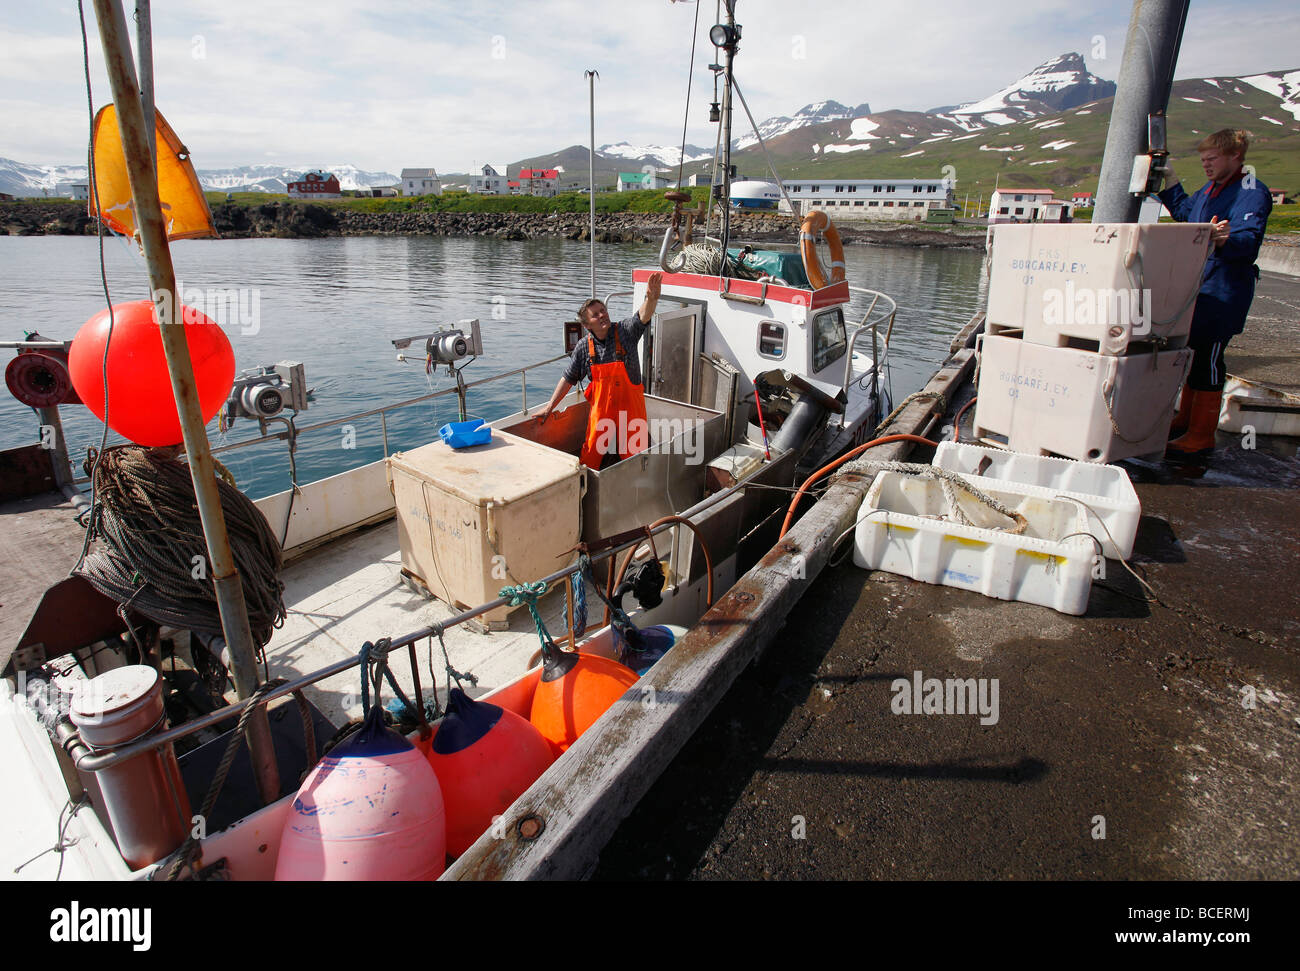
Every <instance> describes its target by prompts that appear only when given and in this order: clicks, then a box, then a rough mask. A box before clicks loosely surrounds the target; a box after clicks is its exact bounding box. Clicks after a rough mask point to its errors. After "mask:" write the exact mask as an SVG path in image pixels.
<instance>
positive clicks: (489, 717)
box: [429, 688, 555, 856]
mask: <svg viewBox="0 0 1300 971" xmlns="http://www.w3.org/2000/svg"><path fill="white" fill-rule="evenodd" d="M554 761H555V753H554V752H552V751H551V745H550V743H549V742H547V741H546V739H544V738H542V736H541V734H540V733H539V732H538V731H537V729H536V728H534V727H533V726H532V725H531V724H530V723H529V722H527V721H525V720H524V719H523V718H521V717H519V716H518V715H516V714H515V713H514V712H513V711H507V710H506V709H504V708H501V707H499V706H497V705H493V704H489V703H488V702H485V701H474V700H473V699H472V698H470V697H469V696H468V695H467V694H465V692H463V691H461V690H460V689H459V688H452V689H451V699H450V700H449V701H448V702H447V714H446V715H445V716H444V717H443V719H442V721H440V722H439V723H438V725H437V728H436V730H435V733H434V736H433V747H432V749H431V751H430V752H429V764H430V765H432V766H433V771H434V772H435V773H436V774H437V776H438V782H439V784H440V785H441V787H442V796H443V800H444V801H445V803H446V806H447V852H448V853H450V854H451V855H452V856H460V855H461V854H462V853H464V852H465V851H466V850H467V849H469V848H470V846H471V845H472V844H473V842H474V841H475V840H476V839H478V838H479V837H480V836H481V835H482V834H483V832H484V831H485V830H486V829H487V828H488V827H489V826H490V825H492V817H493V816H496V815H498V814H500V813H502V812H504V811H505V810H506V807H508V806H509V805H510V804H511V803H512V802H514V801H515V800H516V799H518V798H519V796H520V794H521V793H522V792H523V791H524V790H525V789H527V788H528V787H529V786H531V785H532V784H533V783H534V782H536V781H537V778H538V776H540V775H541V774H542V773H543V772H545V771H546V770H547V768H548V767H549V766H550V764H551V763H552V762H554Z"/></svg>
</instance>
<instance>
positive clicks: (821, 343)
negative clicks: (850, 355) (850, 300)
mask: <svg viewBox="0 0 1300 971" xmlns="http://www.w3.org/2000/svg"><path fill="white" fill-rule="evenodd" d="M848 343H849V340H848V336H847V335H846V333H845V330H844V311H843V310H841V309H840V308H839V307H836V308H835V309H834V310H828V311H826V312H825V313H822V314H818V315H817V317H816V319H814V320H813V373H814V374H816V373H817V372H818V371H820V370H822V369H823V368H824V367H826V366H827V365H829V364H832V363H834V362H835V361H838V360H839V359H840V358H841V357H843V356H844V351H845V349H846V348H847V347H848Z"/></svg>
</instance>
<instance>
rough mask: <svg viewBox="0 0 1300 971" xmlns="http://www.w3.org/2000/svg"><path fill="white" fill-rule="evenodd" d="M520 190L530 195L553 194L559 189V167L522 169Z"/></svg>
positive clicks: (520, 171) (548, 195) (523, 193)
mask: <svg viewBox="0 0 1300 971" xmlns="http://www.w3.org/2000/svg"><path fill="white" fill-rule="evenodd" d="M518 184H519V192H520V194H522V195H529V196H547V197H550V196H553V195H555V194H556V192H558V191H559V187H560V170H559V169H520V170H519V183H518Z"/></svg>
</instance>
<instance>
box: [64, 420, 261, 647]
mask: <svg viewBox="0 0 1300 971" xmlns="http://www.w3.org/2000/svg"><path fill="white" fill-rule="evenodd" d="M86 471H87V473H88V474H90V475H91V477H92V479H93V482H94V492H95V495H96V497H97V506H96V508H95V511H94V514H93V516H92V517H91V521H90V529H89V533H90V534H91V536H92V537H93V538H95V539H98V540H99V541H100V545H99V548H97V549H95V550H94V551H92V552H91V553H89V554H88V555H87V556H86V557H85V559H84V560H83V561H82V563H81V565H80V566H79V567H78V568H77V569H76V571H75V572H76V573H78V574H80V575H81V576H84V577H85V578H86V579H87V580H88V581H89V582H90V583H91V585H92V586H94V587H95V589H96V590H98V591H99V592H100V593H102V594H104V595H105V596H107V597H109V598H111V599H113V600H116V601H117V602H118V603H119V604H124V605H127V606H129V607H130V608H131V609H132V610H135V611H137V612H139V613H141V614H143V615H144V616H146V617H148V618H149V619H150V620H153V621H155V622H156V623H159V624H166V625H170V626H173V627H182V628H186V629H189V630H193V631H197V632H199V633H202V634H208V635H214V636H223V630H222V626H221V615H220V613H219V611H218V609H217V601H216V594H215V589H214V586H213V577H212V575H211V572H212V570H211V562H210V560H209V556H208V545H207V539H206V537H205V536H204V533H203V525H202V523H201V522H200V519H199V514H198V507H197V504H196V501H195V498H194V482H193V479H192V477H191V468H190V466H189V465H187V464H185V463H183V462H180V461H178V460H177V459H176V458H174V457H173V456H172V454H171V452H170V450H167V449H148V448H143V447H141V446H139V445H119V446H114V447H112V448H109V449H105V450H104V451H103V452H99V453H97V452H96V451H95V450H93V449H92V450H90V452H89V454H88V456H87V459H86ZM217 492H218V494H219V496H220V498H221V509H222V514H223V516H224V518H225V520H226V528H227V530H228V532H229V536H230V550H231V553H232V555H233V557H234V563H235V570H236V571H237V572H238V574H239V576H240V578H241V580H242V583H243V589H244V598H245V601H246V603H247V607H248V624H249V629H250V631H251V632H252V635H253V639H254V641H255V642H256V643H257V645H258V646H259V647H260V646H264V645H265V644H266V643H267V642H268V641H269V640H270V639H271V634H272V632H273V631H274V630H275V629H276V628H278V627H280V626H281V625H282V624H283V623H284V619H285V616H286V611H285V606H284V583H283V582H282V581H281V580H280V568H281V565H282V558H281V557H282V554H281V548H280V544H279V542H278V541H277V539H276V537H275V535H274V534H273V533H272V532H271V528H270V526H269V525H268V524H267V522H266V517H264V516H263V515H262V513H261V511H260V510H259V509H258V508H257V507H256V506H255V505H254V504H253V502H252V500H250V499H249V498H248V497H247V496H245V495H244V494H243V493H242V492H240V491H239V490H238V489H236V488H235V487H234V486H232V485H230V484H228V483H227V482H225V481H224V480H223V479H220V478H218V479H217Z"/></svg>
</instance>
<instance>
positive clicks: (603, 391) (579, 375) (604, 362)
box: [537, 273, 663, 469]
mask: <svg viewBox="0 0 1300 971" xmlns="http://www.w3.org/2000/svg"><path fill="white" fill-rule="evenodd" d="M662 282H663V274H662V273H652V274H650V278H649V279H648V280H647V281H646V291H645V300H644V301H643V302H642V304H641V307H640V309H639V310H638V311H637V312H636V313H634V314H633V315H632V316H631V317H629V318H627V319H626V320H623V321H620V322H619V323H618V324H611V323H610V319H609V310H608V309H607V308H606V307H605V304H604V303H603V302H602V301H600V300H597V299H595V298H594V297H593V298H592V299H591V300H588V301H587V302H586V303H584V304H583V305H582V309H581V310H579V311H578V320H580V321H581V322H582V325H583V326H584V327H586V328H587V337H586V339H585V340H581V341H579V342H578V346H577V347H575V348H574V349H573V356H572V357H570V359H569V365H568V367H567V368H565V370H564V374H563V376H562V377H561V378H560V383H559V384H557V385H556V386H555V393H554V394H553V395H551V400H550V401H549V402H547V404H546V410H545V411H543V412H542V413H541V414H540V415H538V416H537V419H538V421H541V422H545V421H546V419H547V418H549V417H550V416H551V412H552V411H553V410H555V406H556V405H558V404H559V403H560V401H561V400H562V399H563V398H564V396H565V395H566V394H568V393H569V389H571V388H572V387H573V386H574V385H575V384H577V383H578V382H579V381H580V380H582V379H583V378H584V377H586V378H590V380H591V383H590V384H588V385H587V388H586V390H585V391H584V392H583V394H585V395H586V397H587V401H588V402H589V403H590V405H591V412H590V414H589V415H588V416H587V436H586V440H585V441H584V442H583V445H582V456H581V459H582V464H583V465H585V466H587V467H588V468H590V469H599V468H600V467H601V466H602V465H611V464H613V463H614V462H617V461H619V460H620V459H625V458H628V457H630V456H632V455H635V454H636V453H637V452H643V451H645V450H646V448H648V447H649V445H650V430H649V426H648V423H647V422H646V412H645V390H644V387H643V385H644V382H643V381H642V379H641V364H640V362H639V361H638V360H637V353H636V350H637V345H638V344H639V343H640V341H641V335H642V334H644V333H645V331H646V328H647V327H648V326H649V325H650V321H651V319H652V318H653V317H654V312H655V305H656V304H657V303H658V302H659V287H660V284H661V283H662Z"/></svg>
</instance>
